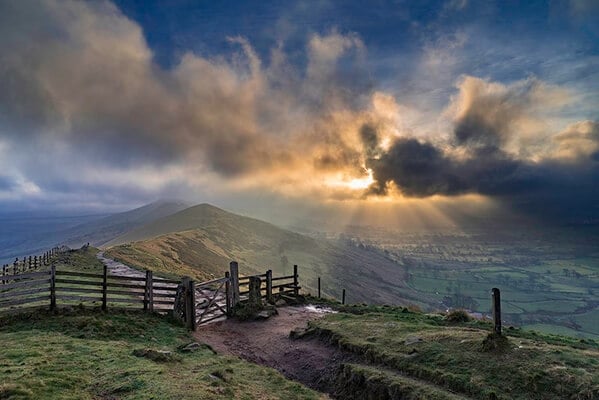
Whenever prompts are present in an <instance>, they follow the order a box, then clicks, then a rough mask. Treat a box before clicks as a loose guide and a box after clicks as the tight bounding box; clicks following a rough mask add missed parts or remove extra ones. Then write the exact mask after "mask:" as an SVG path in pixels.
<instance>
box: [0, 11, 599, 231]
mask: <svg viewBox="0 0 599 400" xmlns="http://www.w3.org/2000/svg"><path fill="white" fill-rule="evenodd" d="M598 188H599V3H598V2H597V1H595V0H570V1H567V0H563V1H558V0H555V1H553V0H552V1H545V2H543V1H527V2H517V1H491V0H489V1H469V0H446V1H401V0H397V1H383V0H380V1H369V2H364V1H357V0H344V1H332V0H322V1H320V0H311V1H292V0H290V1H272V0H265V1H259V2H255V1H251V2H250V1H191V0H189V1H188V0H172V1H167V2H152V1H141V0H138V1H132V0H129V1H125V0H122V1H115V2H110V1H89V2H84V1H68V0H65V1H53V0H26V1H18V2H17V1H0V208H2V211H4V212H5V213H7V212H8V213H10V212H12V211H16V210H27V209H36V210H39V209H47V210H61V211H65V210H67V211H72V212H84V211H85V212H91V211H93V212H110V211H120V210H125V209H128V208H132V207H135V206H140V205H142V204H145V203H148V202H151V201H153V200H156V199H160V198H177V199H182V200H185V201H188V202H189V203H200V202H211V203H214V204H217V205H223V206H226V207H229V208H233V209H238V210H245V211H247V212H249V213H252V212H255V213H257V214H259V215H271V216H276V215H279V216H281V217H282V216H285V215H289V214H297V215H298V216H300V215H301V218H306V216H307V215H312V217H313V218H319V217H315V216H316V215H335V218H346V219H349V220H352V219H353V220H355V221H357V222H363V221H369V222H373V223H378V222H377V221H380V223H382V224H385V223H387V224H393V225H396V224H402V223H404V224H407V223H411V222H414V223H417V222H418V221H445V222H447V223H448V224H451V223H453V222H455V221H456V220H458V219H459V216H460V215H463V214H464V213H468V212H471V213H474V214H477V213H478V214H480V216H484V215H485V214H486V213H494V212H497V213H499V214H498V215H503V213H506V215H507V214H509V215H513V216H517V217H526V218H530V219H531V220H533V221H534V220H536V221H544V222H547V221H556V222H564V221H566V222H567V221H577V222H588V221H591V222H593V221H595V222H596V221H598V220H599V189H598ZM298 218H299V217H298ZM410 221H411V222H410ZM347 222H348V221H345V223H347Z"/></svg>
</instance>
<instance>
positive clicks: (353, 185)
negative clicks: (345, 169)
mask: <svg viewBox="0 0 599 400" xmlns="http://www.w3.org/2000/svg"><path fill="white" fill-rule="evenodd" d="M367 171H368V176H365V177H364V178H352V179H347V177H343V176H337V177H335V178H332V179H327V180H326V181H325V182H326V184H327V185H328V186H332V187H344V188H348V189H351V190H364V189H367V188H368V186H370V185H371V184H372V183H373V182H374V179H373V177H372V171H371V170H369V169H368V170H367Z"/></svg>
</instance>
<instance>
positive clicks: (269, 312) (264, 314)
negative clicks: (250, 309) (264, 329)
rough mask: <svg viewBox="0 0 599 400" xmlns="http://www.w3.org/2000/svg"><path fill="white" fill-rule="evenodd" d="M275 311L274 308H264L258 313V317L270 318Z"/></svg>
mask: <svg viewBox="0 0 599 400" xmlns="http://www.w3.org/2000/svg"><path fill="white" fill-rule="evenodd" d="M272 315H275V313H274V312H273V311H272V310H262V311H260V312H259V313H258V314H256V319H267V318H270V317H271V316H272Z"/></svg>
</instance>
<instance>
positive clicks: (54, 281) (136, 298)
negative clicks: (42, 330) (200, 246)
mask: <svg viewBox="0 0 599 400" xmlns="http://www.w3.org/2000/svg"><path fill="white" fill-rule="evenodd" d="M3 278H4V279H5V283H4V284H3V285H0V311H11V309H12V310H15V309H16V310H15V311H20V310H21V309H22V306H25V305H28V306H34V307H40V306H49V308H50V309H51V310H52V309H54V308H56V307H57V304H58V305H72V304H79V303H83V304H91V305H97V306H99V307H100V308H101V309H103V310H106V309H107V307H108V306H109V305H110V306H113V305H115V304H116V305H120V306H123V305H124V306H128V307H129V308H131V307H133V308H140V309H143V310H147V311H170V310H172V309H173V304H174V302H175V294H176V291H177V285H178V284H179V283H180V281H178V280H171V279H163V278H154V277H153V275H152V271H147V272H146V276H145V277H131V276H116V275H109V274H108V269H107V267H106V266H104V271H103V273H101V274H99V273H90V272H79V271H57V270H56V268H55V267H54V265H52V266H51V267H50V269H48V270H45V271H38V272H27V273H21V274H17V275H10V276H5V277H3ZM17 306H21V307H17Z"/></svg>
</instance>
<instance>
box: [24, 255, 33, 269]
mask: <svg viewBox="0 0 599 400" xmlns="http://www.w3.org/2000/svg"><path fill="white" fill-rule="evenodd" d="M27 269H31V256H29V268H27ZM24 271H25V266H23V272H24Z"/></svg>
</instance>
